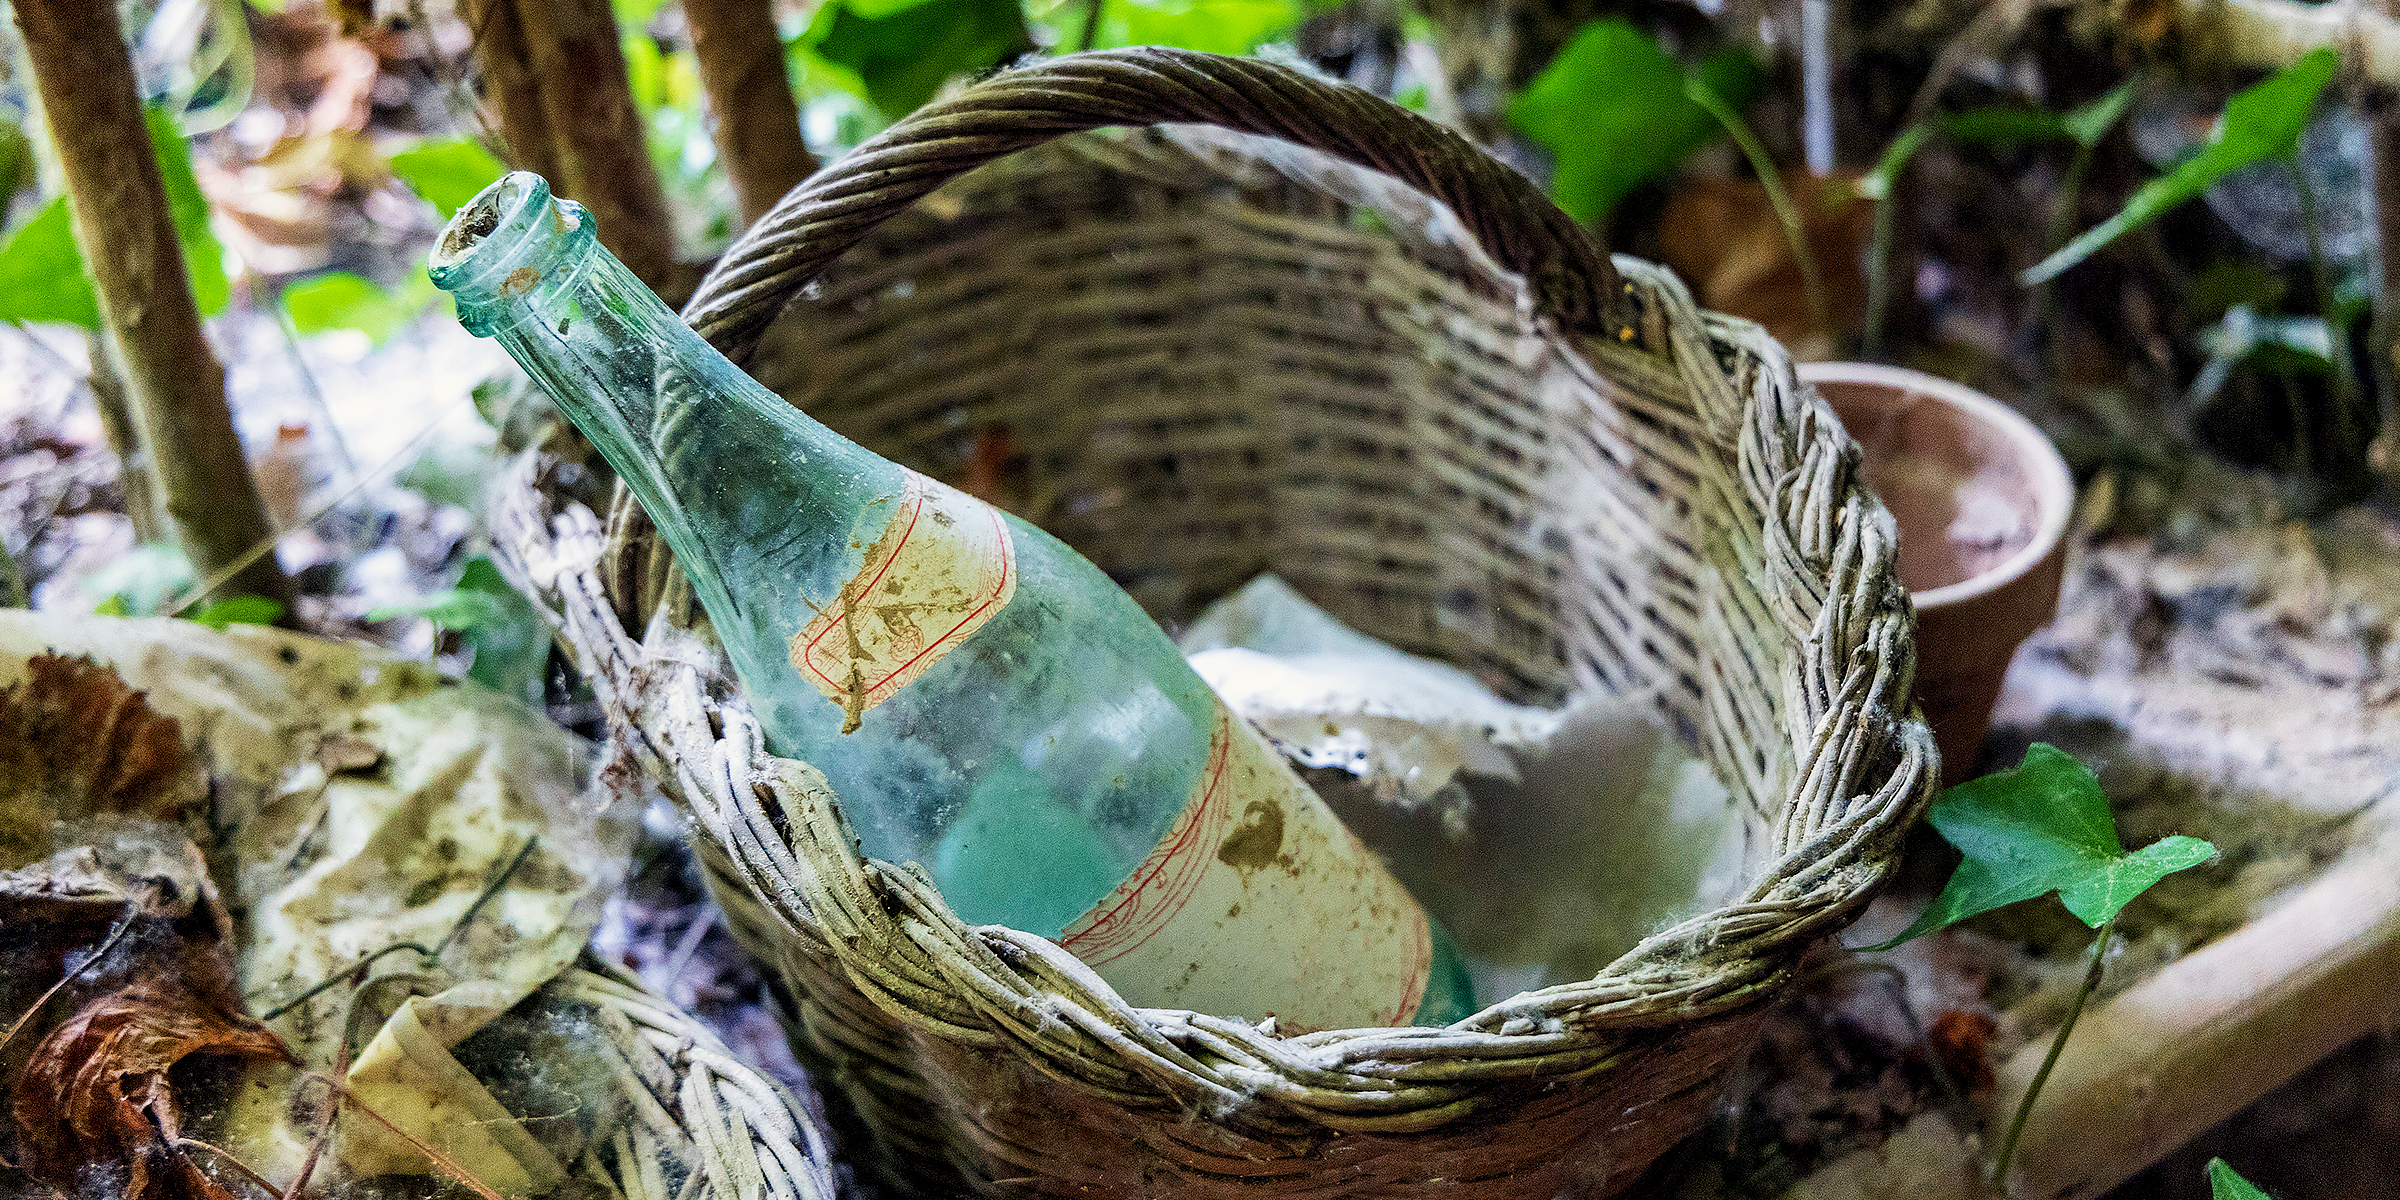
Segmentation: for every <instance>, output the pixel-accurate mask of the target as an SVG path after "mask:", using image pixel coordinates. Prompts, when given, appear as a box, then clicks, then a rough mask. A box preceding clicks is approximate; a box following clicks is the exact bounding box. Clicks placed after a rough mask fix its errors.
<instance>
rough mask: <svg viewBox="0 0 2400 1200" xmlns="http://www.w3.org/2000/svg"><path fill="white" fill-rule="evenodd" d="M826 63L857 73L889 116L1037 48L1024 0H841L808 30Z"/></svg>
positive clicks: (808, 37) (812, 44) (873, 100)
mask: <svg viewBox="0 0 2400 1200" xmlns="http://www.w3.org/2000/svg"><path fill="white" fill-rule="evenodd" d="M804 40H805V41H807V43H808V44H809V46H810V48H811V49H813V50H814V51H815V53H816V56H817V57H818V58H819V59H822V60H823V61H825V62H827V63H829V64H832V65H834V66H837V67H842V68H844V69H846V70H848V71H849V72H851V73H852V74H853V75H855V76H857V78H858V81H859V85H860V87H861V88H862V89H863V90H864V92H865V94H866V97H867V99H868V101H869V102H871V103H873V104H874V105H875V107H876V108H878V109H881V110H883V113H884V115H886V116H889V117H900V116H904V115H906V114H908V113H910V112H913V111H915V110H916V109H918V108H919V107H921V106H923V105H924V103H925V102H926V101H928V100H931V99H933V96H934V93H936V92H938V91H940V90H941V88H942V85H943V84H945V83H948V82H950V80H952V79H954V78H956V77H958V76H961V75H973V74H976V73H978V72H981V71H985V70H988V69H990V68H992V67H995V66H998V65H999V64H1000V63H1002V62H1004V61H1006V60H1008V59H1009V58H1012V57H1014V56H1016V55H1019V54H1024V53H1026V52H1028V51H1031V50H1032V49H1033V48H1034V44H1033V34H1032V31H1030V30H1028V29H1027V28H1026V27H1025V16H1024V13H1023V12H1022V11H1021V10H1020V9H1019V8H1018V6H1017V0H915V2H913V3H892V2H891V0H833V2H830V3H827V4H825V5H824V6H823V7H821V8H819V9H818V10H817V16H816V20H815V21H814V22H813V23H812V24H811V25H810V26H809V30H808V33H807V34H805V35H804Z"/></svg>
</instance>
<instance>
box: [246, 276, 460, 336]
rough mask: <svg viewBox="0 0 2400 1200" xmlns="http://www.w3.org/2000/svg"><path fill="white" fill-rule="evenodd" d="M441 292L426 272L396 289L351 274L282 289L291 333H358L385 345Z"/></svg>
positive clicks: (318, 277)
mask: <svg viewBox="0 0 2400 1200" xmlns="http://www.w3.org/2000/svg"><path fill="white" fill-rule="evenodd" d="M440 292H441V289H439V288H437V287H435V286H434V285H433V278H432V277H431V276H429V275H427V274H425V273H424V272H422V271H411V272H409V275H408V280H407V282H406V283H403V284H402V285H401V286H399V287H397V288H388V289H387V288H383V287H379V286H377V285H376V284H375V283H374V282H373V281H372V280H368V279H365V278H362V277H360V276H357V275H353V274H351V273H350V272H348V271H329V272H327V273H325V274H323V275H319V276H317V277H316V278H314V279H307V280H303V281H301V282H299V283H295V284H293V285H291V286H290V287H287V288H285V289H283V306H284V310H285V311H286V312H289V313H290V314H291V315H292V328H293V329H294V330H296V331H298V332H299V333H300V334H301V335H302V336H303V337H313V336H315V335H317V334H320V333H331V332H333V331H334V330H337V329H355V330H357V331H359V332H360V333H363V334H366V335H367V340H369V341H371V342H373V343H375V344H376V345H382V344H383V343H384V342H385V341H387V340H389V339H390V338H391V336H392V335H393V334H395V333H398V332H400V331H401V330H403V329H406V328H408V326H409V323H410V322H413V321H415V320H416V319H417V317H418V316H419V315H421V314H423V313H424V311H425V309H426V307H427V306H429V305H431V304H432V303H433V302H434V299H435V298H436V296H438V295H439V294H440Z"/></svg>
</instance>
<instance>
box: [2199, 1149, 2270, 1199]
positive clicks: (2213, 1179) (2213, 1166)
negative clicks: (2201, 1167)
mask: <svg viewBox="0 0 2400 1200" xmlns="http://www.w3.org/2000/svg"><path fill="white" fill-rule="evenodd" d="M2208 1194H2209V1197H2210V1200H2267V1193H2266V1191H2265V1190H2264V1189H2262V1188H2260V1187H2259V1186H2258V1185H2257V1184H2255V1183H2252V1182H2250V1181H2249V1180H2247V1179H2244V1178H2242V1177H2241V1176H2240V1175H2239V1174H2236V1173H2235V1172H2234V1169H2233V1168H2232V1167H2231V1166H2228V1165H2226V1162H2225V1160H2224V1159H2221V1158H2212V1159H2210V1160H2208Z"/></svg>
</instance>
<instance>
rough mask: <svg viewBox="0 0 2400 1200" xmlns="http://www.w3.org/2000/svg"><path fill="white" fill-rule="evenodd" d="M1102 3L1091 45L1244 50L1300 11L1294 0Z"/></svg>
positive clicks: (1287, 26)
mask: <svg viewBox="0 0 2400 1200" xmlns="http://www.w3.org/2000/svg"><path fill="white" fill-rule="evenodd" d="M1102 2H1103V4H1104V5H1105V7H1103V8H1102V9H1101V10H1100V36H1099V37H1098V38H1097V39H1095V40H1094V44H1095V46H1096V47H1112V46H1180V47H1182V48H1183V49H1186V50H1201V51H1206V52H1207V53H1210V54H1248V53H1250V52H1251V51H1253V50H1256V49H1258V48H1259V47H1260V46H1262V45H1265V44H1266V43H1268V42H1271V41H1273V40H1275V39H1276V38H1278V37H1281V36H1282V35H1284V34H1286V33H1290V32H1291V31H1292V30H1293V29H1294V28H1295V27H1297V26H1298V25H1299V24H1300V17H1301V15H1302V13H1301V7H1300V5H1299V4H1297V3H1295V2H1294V0H1181V2H1178V0H1102ZM1069 7H1070V8H1073V9H1080V8H1083V7H1085V6H1083V5H1072V6H1069Z"/></svg>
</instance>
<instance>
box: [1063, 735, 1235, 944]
mask: <svg viewBox="0 0 2400 1200" xmlns="http://www.w3.org/2000/svg"><path fill="white" fill-rule="evenodd" d="M1232 750H1233V721H1232V716H1231V714H1229V713H1227V712H1226V711H1225V709H1224V708H1222V707H1219V708H1218V709H1217V726H1216V729H1215V730H1214V731H1212V732H1211V733H1210V735H1209V739H1208V766H1207V768H1206V769H1205V770H1203V771H1202V772H1201V775H1200V788H1199V795H1198V796H1197V797H1196V798H1195V799H1194V800H1193V801H1192V802H1189V803H1186V804H1185V805H1184V806H1183V812H1182V813H1181V814H1180V815H1178V816H1177V817H1176V818H1175V824H1174V825H1172V826H1170V827H1169V828H1168V829H1167V834H1166V836H1165V837H1162V838H1160V839H1159V840H1158V845H1156V846H1154V847H1152V848H1151V850H1150V857H1148V858H1146V859H1144V860H1142V865H1141V867H1140V868H1138V869H1137V870H1135V871H1134V873H1133V874H1131V875H1128V876H1126V877H1125V881H1124V882H1123V883H1120V884H1118V885H1117V888H1116V890H1115V891H1113V892H1110V893H1109V894H1108V896H1107V897H1106V898H1105V899H1103V900H1101V901H1100V902H1099V903H1098V904H1095V905H1093V906H1092V908H1091V911H1089V912H1087V913H1085V914H1083V915H1082V916H1080V917H1077V918H1076V919H1075V923H1074V924H1072V925H1069V926H1067V928H1066V929H1065V931H1064V932H1062V933H1061V934H1060V935H1059V941H1058V944H1059V945H1061V946H1064V947H1066V949H1067V950H1068V951H1070V952H1071V953H1073V954H1074V955H1075V957H1077V958H1080V959H1082V960H1083V961H1084V963H1085V964H1086V965H1089V966H1093V967H1097V966H1099V965H1101V964H1102V963H1105V962H1108V961H1109V960H1110V959H1113V958H1118V957H1120V956H1122V955H1125V954H1127V953H1130V952H1132V951H1133V950H1134V949H1136V948H1138V947H1139V946H1141V944H1142V943H1143V942H1146V941H1148V940H1149V939H1150V936H1151V935H1152V934H1155V933H1157V932H1158V931H1159V930H1160V929H1163V928H1165V927H1166V925H1167V923H1168V922H1169V921H1171V920H1173V919H1174V917H1175V914H1176V913H1178V912H1181V911H1182V910H1183V906H1184V904H1185V903H1186V902H1188V901H1189V900H1190V899H1191V898H1192V893H1193V892H1194V891H1195V890H1197V889H1198V888H1199V886H1200V880H1201V877H1202V876H1205V875H1206V874H1207V873H1208V869H1209V866H1210V864H1211V863H1212V862H1214V861H1215V852H1216V847H1217V844H1218V843H1219V842H1221V841H1223V840H1224V836H1225V829H1226V826H1227V825H1229V824H1231V823H1232V820H1233V806H1232V805H1230V804H1228V803H1226V802H1225V776H1226V764H1227V763H1228V762H1229V761H1230V760H1231V757H1232Z"/></svg>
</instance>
